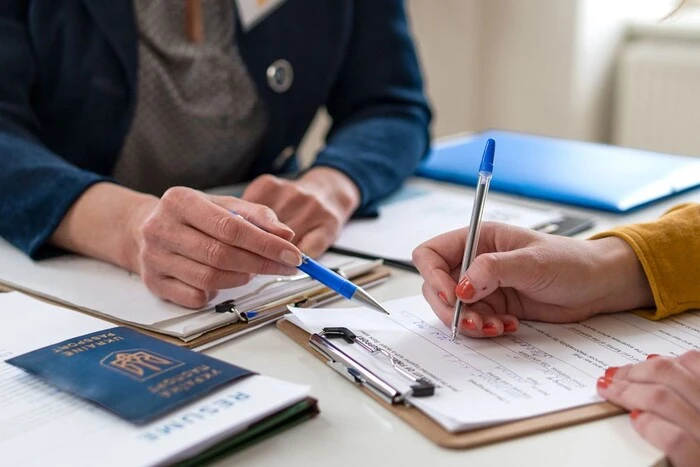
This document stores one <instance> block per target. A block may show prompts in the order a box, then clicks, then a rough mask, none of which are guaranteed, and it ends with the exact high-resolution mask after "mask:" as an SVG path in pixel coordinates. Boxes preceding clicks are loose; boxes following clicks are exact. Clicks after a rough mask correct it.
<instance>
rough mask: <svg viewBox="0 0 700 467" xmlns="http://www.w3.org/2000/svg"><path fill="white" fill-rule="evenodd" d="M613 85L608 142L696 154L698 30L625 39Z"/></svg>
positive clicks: (699, 133) (699, 142)
mask: <svg viewBox="0 0 700 467" xmlns="http://www.w3.org/2000/svg"><path fill="white" fill-rule="evenodd" d="M698 32H699V33H700V31H698ZM614 88H615V92H614V110H613V131H612V140H613V143H614V144H617V145H620V146H628V147H633V148H641V149H649V150H653V151H661V152H666V153H674V154H686V155H692V156H700V35H699V36H698V38H697V40H695V39H694V38H689V37H684V38H683V39H678V38H676V39H671V38H663V37H657V38H645V39H638V40H634V41H631V42H627V43H625V44H624V45H623V47H622V49H621V51H620V55H619V61H618V63H617V70H616V76H615V87H614Z"/></svg>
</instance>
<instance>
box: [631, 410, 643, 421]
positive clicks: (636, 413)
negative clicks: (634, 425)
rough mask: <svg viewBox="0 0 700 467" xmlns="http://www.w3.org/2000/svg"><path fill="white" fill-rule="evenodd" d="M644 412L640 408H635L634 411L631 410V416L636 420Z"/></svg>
mask: <svg viewBox="0 0 700 467" xmlns="http://www.w3.org/2000/svg"><path fill="white" fill-rule="evenodd" d="M641 414H642V411H641V410H639V409H634V410H633V411H631V412H630V418H631V419H632V420H636V419H637V417H639V416H640V415H641Z"/></svg>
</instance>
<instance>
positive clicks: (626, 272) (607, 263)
mask: <svg viewBox="0 0 700 467" xmlns="http://www.w3.org/2000/svg"><path fill="white" fill-rule="evenodd" d="M591 246H592V247H593V248H594V250H595V251H596V258H597V261H596V264H597V265H598V267H597V269H596V275H597V277H598V278H599V280H600V281H601V284H603V286H604V287H603V289H604V290H603V293H602V294H601V297H600V301H599V303H600V306H599V307H598V308H599V309H598V313H609V312H616V311H627V310H635V309H640V308H650V307H653V306H654V297H653V294H652V292H651V287H650V286H649V281H648V280H647V276H646V274H645V272H644V268H643V267H642V264H641V263H640V262H639V259H638V258H637V255H636V254H635V252H634V250H633V249H632V247H631V246H630V245H629V244H628V243H627V242H625V241H624V240H623V239H621V238H619V237H614V236H611V237H604V238H600V239H597V240H591Z"/></svg>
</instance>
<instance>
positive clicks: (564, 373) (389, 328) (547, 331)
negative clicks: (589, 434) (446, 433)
mask: <svg viewBox="0 0 700 467" xmlns="http://www.w3.org/2000/svg"><path fill="white" fill-rule="evenodd" d="M384 305H385V306H386V307H387V308H388V309H389V310H390V311H391V316H386V315H383V314H380V313H377V312H375V311H371V310H367V309H361V308H360V309H358V308H349V309H337V308H336V309H319V308H315V309H298V308H293V309H292V312H293V313H294V316H295V317H296V318H297V319H298V320H299V321H300V322H302V323H303V324H304V327H305V328H306V329H307V330H310V331H314V332H319V331H320V330H321V329H323V328H324V327H328V326H344V327H347V328H349V329H350V330H351V331H353V332H354V333H355V334H357V335H359V336H363V337H364V338H366V339H368V340H369V341H371V342H372V343H373V344H374V345H376V346H379V347H381V348H384V349H386V350H388V351H389V352H390V353H391V354H392V355H394V356H395V357H396V358H397V359H398V361H399V362H401V363H402V367H403V368H404V369H406V370H407V371H409V372H410V373H411V374H413V375H414V376H416V377H425V378H427V379H429V380H431V381H433V382H434V383H436V384H437V386H438V388H437V390H436V394H435V395H434V396H432V397H425V398H412V399H411V402H412V403H413V404H414V405H416V406H417V407H418V408H419V409H421V410H422V411H424V412H425V413H426V414H428V415H430V416H431V417H432V418H434V419H435V420H436V421H437V422H438V423H440V424H441V425H442V426H443V427H445V428H446V429H448V430H450V431H460V430H465V429H470V428H475V427H478V426H485V425H489V424H494V423H498V422H502V421H507V420H514V419H519V418H526V417H531V416H536V415H541V414H544V413H548V412H554V411H558V410H562V409H567V408H572V407H576V406H580V405H585V404H590V403H593V402H596V401H598V400H599V398H598V396H597V395H596V390H595V384H596V380H597V378H599V377H600V376H602V375H603V373H604V371H605V369H606V368H608V367H610V366H621V365H625V364H629V363H635V362H638V361H641V360H644V359H645V358H646V356H647V355H648V354H650V353H658V354H662V355H679V354H681V353H683V352H685V351H687V350H690V349H700V313H698V312H695V313H686V314H684V315H681V316H678V317H675V318H673V319H670V320H666V321H662V322H653V321H648V320H646V319H644V318H641V317H639V316H637V315H634V314H630V313H624V314H614V315H603V316H598V317H595V318H593V319H590V320H588V321H586V322H583V323H572V324H564V325H557V324H547V323H536V322H523V323H521V328H520V330H519V331H518V332H517V333H516V334H515V335H508V336H503V337H499V338H495V339H470V338H466V337H459V338H458V339H457V340H456V341H454V342H452V341H450V330H449V329H448V328H447V327H446V326H445V325H443V324H442V322H440V321H439V320H438V319H437V318H436V317H435V315H434V314H433V312H432V311H431V309H430V307H429V305H428V304H427V303H426V302H425V300H424V299H423V298H422V297H421V296H416V297H410V298H405V299H400V300H395V301H392V302H387V303H385V304H384ZM334 343H335V344H336V345H340V346H342V347H343V349H344V350H345V351H346V352H349V353H351V355H352V356H353V357H354V358H356V359H357V360H358V361H359V362H360V363H362V364H365V365H368V366H369V367H372V368H374V369H375V370H376V371H377V372H378V373H379V374H381V375H382V376H383V377H385V378H387V379H388V380H389V381H391V382H393V383H394V384H397V385H402V387H405V388H406V389H407V388H408V386H409V385H410V381H409V380H408V379H407V378H405V377H403V376H400V375H399V374H398V373H397V372H396V371H395V370H394V368H393V367H392V366H391V365H390V364H389V363H387V362H386V361H382V359H381V358H378V357H376V356H375V355H372V354H369V353H368V352H366V351H364V350H363V349H362V348H361V347H360V346H359V345H354V344H347V343H344V342H342V341H340V340H335V341H334Z"/></svg>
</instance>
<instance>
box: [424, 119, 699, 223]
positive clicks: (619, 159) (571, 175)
mask: <svg viewBox="0 0 700 467" xmlns="http://www.w3.org/2000/svg"><path fill="white" fill-rule="evenodd" d="M488 138H493V139H494V140H496V158H495V160H494V170H493V179H492V180H491V188H492V189H493V190H498V191H503V192H506V193H513V194H516V195H521V196H526V197H531V198H540V199H545V200H550V201H556V202H560V203H568V204H575V205H579V206H585V207H588V208H595V209H602V210H606V211H613V212H626V211H629V210H631V209H634V208H637V207H639V206H642V205H645V204H648V203H650V202H652V201H656V200H659V199H662V198H666V197H668V196H671V195H673V194H676V193H679V192H681V191H684V190H688V189H690V188H693V187H696V186H698V185H700V158H694V157H687V156H676V155H669V154H660V153H654V152H649V151H642V150H638V149H628V148H621V147H616V146H608V145H604V144H596V143H586V142H580V141H571V140H564V139H556V138H547V137H543V136H534V135H525V134H519V133H511V132H507V131H486V132H482V133H477V134H473V135H470V136H466V137H462V138H457V139H452V140H449V141H445V142H442V143H440V144H437V145H435V146H434V147H433V150H432V152H431V154H429V155H428V157H427V158H426V159H425V160H424V162H423V163H422V164H421V165H420V166H419V168H418V170H417V172H416V174H417V175H419V176H422V177H426V178H433V179H436V180H443V181H448V182H453V183H459V184H464V185H469V186H474V185H475V184H476V181H477V178H478V170H479V163H480V161H481V154H482V153H483V151H484V145H485V144H486V140H487V139H488Z"/></svg>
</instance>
